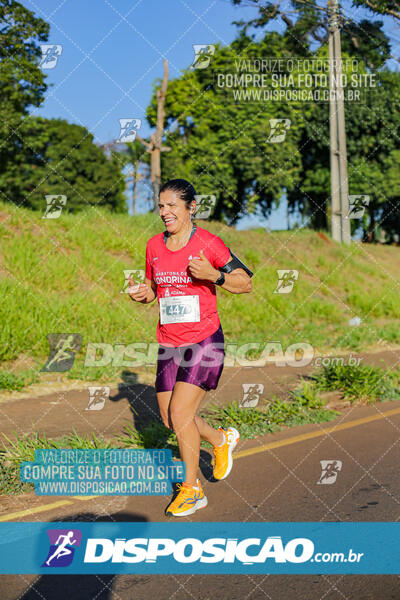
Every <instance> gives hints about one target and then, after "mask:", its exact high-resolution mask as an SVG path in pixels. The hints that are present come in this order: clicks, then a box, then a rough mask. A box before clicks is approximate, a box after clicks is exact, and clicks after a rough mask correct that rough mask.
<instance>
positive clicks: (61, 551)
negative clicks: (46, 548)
mask: <svg viewBox="0 0 400 600" xmlns="http://www.w3.org/2000/svg"><path fill="white" fill-rule="evenodd" d="M73 537H74V532H73V531H68V533H67V534H66V535H59V536H58V538H57V541H56V546H57V549H56V550H55V552H54V553H53V554H52V555H51V556H50V557H49V558H48V559H47V560H46V565H47V566H50V563H51V561H52V560H53V558H61V557H62V556H66V555H67V554H72V550H71V549H70V548H67V546H72V545H73V544H76V542H77V541H78V540H74V539H71V538H73ZM61 539H62V540H63V541H62V542H60V540H61Z"/></svg>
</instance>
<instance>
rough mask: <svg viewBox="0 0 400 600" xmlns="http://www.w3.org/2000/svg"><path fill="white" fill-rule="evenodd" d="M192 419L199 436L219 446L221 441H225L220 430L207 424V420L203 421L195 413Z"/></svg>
mask: <svg viewBox="0 0 400 600" xmlns="http://www.w3.org/2000/svg"><path fill="white" fill-rule="evenodd" d="M194 421H195V423H196V425H197V429H198V430H199V432H200V437H201V439H202V440H205V441H206V442H210V444H211V445H212V446H220V445H221V444H223V442H224V441H225V436H224V434H223V433H222V432H221V431H219V430H218V429H214V427H211V425H209V424H208V423H207V421H205V420H204V419H202V418H201V417H199V416H198V415H195V417H194Z"/></svg>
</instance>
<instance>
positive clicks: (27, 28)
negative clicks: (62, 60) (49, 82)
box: [0, 0, 49, 170]
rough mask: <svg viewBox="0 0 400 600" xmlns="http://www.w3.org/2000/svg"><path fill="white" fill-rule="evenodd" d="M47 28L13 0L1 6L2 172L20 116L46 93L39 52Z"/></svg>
mask: <svg viewBox="0 0 400 600" xmlns="http://www.w3.org/2000/svg"><path fill="white" fill-rule="evenodd" d="M48 33H49V25H48V24H47V23H46V22H45V21H43V20H42V19H39V18H37V17H35V16H34V13H33V12H31V11H30V10H28V9H27V8H25V6H23V5H22V4H20V3H19V2H15V1H14V0H2V2H1V4H0V96H1V103H0V170H3V169H4V168H5V163H6V162H7V160H8V157H9V153H10V148H12V145H13V141H14V140H15V137H16V135H17V130H18V127H19V125H20V123H21V119H22V117H23V115H26V114H27V112H28V108H29V107H30V106H40V104H41V103H42V102H43V98H44V93H45V91H46V88H47V86H46V84H45V75H44V74H43V71H42V70H41V68H40V67H39V61H40V57H41V49H40V46H39V42H46V41H47V38H48Z"/></svg>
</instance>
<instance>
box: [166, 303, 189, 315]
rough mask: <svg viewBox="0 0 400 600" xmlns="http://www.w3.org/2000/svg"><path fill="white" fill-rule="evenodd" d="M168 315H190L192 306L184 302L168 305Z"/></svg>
mask: <svg viewBox="0 0 400 600" xmlns="http://www.w3.org/2000/svg"><path fill="white" fill-rule="evenodd" d="M165 312H166V313H167V315H168V316H173V315H188V314H189V313H191V312H192V307H191V306H185V305H184V304H175V306H167V307H166V311H165Z"/></svg>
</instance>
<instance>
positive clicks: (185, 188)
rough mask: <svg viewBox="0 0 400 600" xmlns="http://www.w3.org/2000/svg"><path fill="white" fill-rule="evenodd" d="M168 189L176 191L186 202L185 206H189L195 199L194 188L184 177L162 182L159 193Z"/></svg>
mask: <svg viewBox="0 0 400 600" xmlns="http://www.w3.org/2000/svg"><path fill="white" fill-rule="evenodd" d="M167 190H170V191H171V192H177V193H178V194H179V196H180V198H181V199H182V200H184V201H185V202H186V206H187V208H189V207H190V205H191V203H192V202H193V200H196V198H195V196H196V190H195V189H194V187H193V186H192V184H191V183H189V182H188V181H186V179H171V180H170V181H167V182H166V183H164V185H162V186H161V188H160V194H161V193H162V192H166V191H167Z"/></svg>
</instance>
